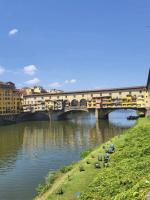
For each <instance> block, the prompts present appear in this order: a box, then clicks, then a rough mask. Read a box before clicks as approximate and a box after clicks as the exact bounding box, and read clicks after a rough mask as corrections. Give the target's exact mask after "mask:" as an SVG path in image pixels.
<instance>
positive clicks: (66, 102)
mask: <svg viewBox="0 0 150 200" xmlns="http://www.w3.org/2000/svg"><path fill="white" fill-rule="evenodd" d="M69 106H70V101H69V100H64V101H63V108H65V107H69Z"/></svg>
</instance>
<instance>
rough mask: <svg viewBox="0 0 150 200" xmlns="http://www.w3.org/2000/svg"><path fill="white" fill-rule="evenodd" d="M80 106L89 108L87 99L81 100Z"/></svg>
mask: <svg viewBox="0 0 150 200" xmlns="http://www.w3.org/2000/svg"><path fill="white" fill-rule="evenodd" d="M80 106H84V107H86V106H87V100H86V99H81V100H80Z"/></svg>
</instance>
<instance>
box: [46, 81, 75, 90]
mask: <svg viewBox="0 0 150 200" xmlns="http://www.w3.org/2000/svg"><path fill="white" fill-rule="evenodd" d="M76 82H77V80H76V79H71V80H65V81H64V82H63V83H60V82H53V83H50V84H49V86H50V87H53V88H56V87H62V86H63V85H65V84H74V83H76Z"/></svg>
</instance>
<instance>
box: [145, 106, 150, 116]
mask: <svg viewBox="0 0 150 200" xmlns="http://www.w3.org/2000/svg"><path fill="white" fill-rule="evenodd" d="M145 116H146V117H148V116H150V108H147V109H146V112H145Z"/></svg>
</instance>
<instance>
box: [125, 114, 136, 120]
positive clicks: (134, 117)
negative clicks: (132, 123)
mask: <svg viewBox="0 0 150 200" xmlns="http://www.w3.org/2000/svg"><path fill="white" fill-rule="evenodd" d="M138 118H139V116H132V115H131V116H128V117H127V119H128V120H135V119H138Z"/></svg>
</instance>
